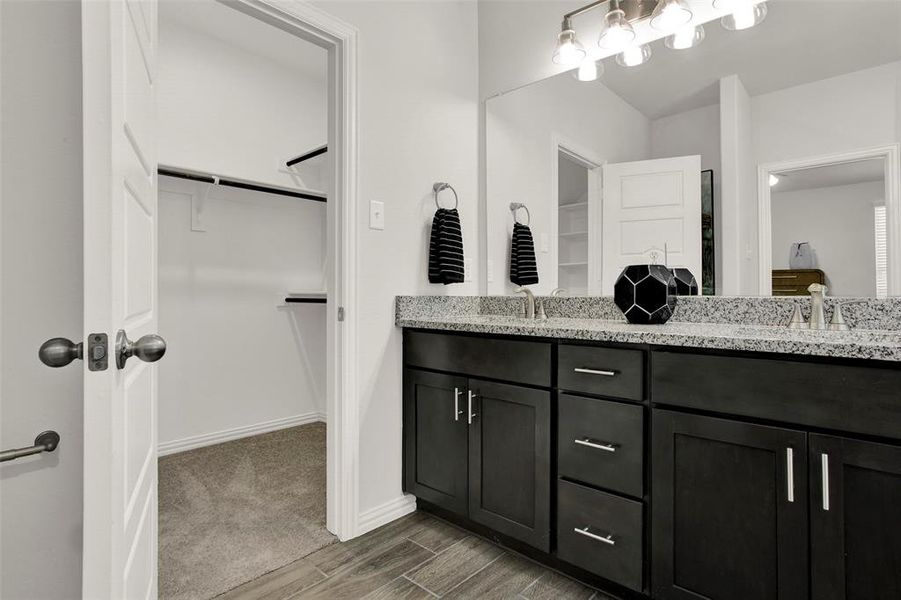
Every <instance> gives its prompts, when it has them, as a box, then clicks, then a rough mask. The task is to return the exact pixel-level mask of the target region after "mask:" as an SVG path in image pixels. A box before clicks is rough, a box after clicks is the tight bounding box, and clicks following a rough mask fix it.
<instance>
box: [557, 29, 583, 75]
mask: <svg viewBox="0 0 901 600" xmlns="http://www.w3.org/2000/svg"><path fill="white" fill-rule="evenodd" d="M585 54H586V52H585V48H583V47H582V44H580V43H579V40H577V39H576V32H575V31H573V30H572V29H564V30H563V31H561V32H560V35H558V36H557V49H556V50H554V57H553V61H554V62H555V63H556V64H558V65H563V66H564V67H574V66H576V65H577V64H579V63H580V62H581V61H582V59H583V58H585Z"/></svg>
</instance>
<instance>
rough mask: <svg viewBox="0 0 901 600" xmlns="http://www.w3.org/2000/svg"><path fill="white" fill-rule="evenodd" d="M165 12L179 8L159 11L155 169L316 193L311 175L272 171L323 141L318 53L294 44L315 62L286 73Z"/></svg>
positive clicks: (270, 31) (322, 64)
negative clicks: (158, 166)
mask: <svg viewBox="0 0 901 600" xmlns="http://www.w3.org/2000/svg"><path fill="white" fill-rule="evenodd" d="M210 4H213V3H212V2H210ZM213 9H217V10H218V11H226V13H225V14H224V15H219V14H218V12H211V13H210V15H211V18H219V19H240V20H242V21H243V23H244V25H245V26H246V27H249V26H254V27H253V31H257V30H260V29H261V28H262V34H263V35H270V36H289V34H287V33H285V32H282V31H280V30H277V29H275V28H272V27H268V26H266V25H263V24H259V25H257V24H256V23H255V22H253V19H252V18H251V17H248V16H246V15H243V14H240V13H237V12H235V11H233V10H232V9H231V8H228V7H224V6H218V7H213ZM213 9H210V10H213ZM172 10H180V9H179V8H178V7H176V6H171V5H170V6H163V7H162V8H161V11H160V17H161V18H160V25H159V37H160V41H159V78H158V81H159V87H158V92H157V98H158V106H159V109H158V119H159V122H160V125H161V127H160V137H159V161H160V164H163V165H170V166H176V167H182V168H187V169H194V170H199V171H203V172H209V173H214V174H216V175H225V176H230V177H238V178H243V179H249V180H252V181H260V182H263V183H270V184H278V185H286V186H292V185H293V186H298V187H306V188H312V189H319V187H320V185H321V183H320V182H319V181H317V179H316V178H315V177H313V178H308V179H307V181H302V180H295V179H294V178H293V177H292V176H291V175H288V174H284V173H280V172H279V169H280V168H281V169H284V168H286V167H285V161H286V160H288V159H290V158H293V157H295V156H297V155H299V154H302V153H304V152H306V151H308V150H311V149H313V148H315V147H318V146H321V145H322V144H324V143H325V141H326V135H327V127H328V124H327V115H328V112H327V92H328V90H327V86H326V83H327V81H326V62H327V54H326V51H325V50H323V49H321V48H318V47H316V46H314V45H312V44H310V43H308V42H304V41H302V40H300V39H299V38H298V39H296V51H297V52H298V53H303V54H311V53H312V54H313V55H318V56H319V60H318V62H319V65H318V67H317V66H316V61H315V60H312V61H311V60H307V61H306V62H308V63H309V62H311V63H313V66H314V68H313V69H307V70H300V69H296V68H295V69H292V68H291V67H290V66H289V65H286V64H284V63H280V62H277V61H275V60H273V59H272V57H271V56H268V55H263V54H257V53H254V52H251V51H249V50H247V49H245V47H244V46H243V45H240V44H237V43H232V42H230V41H229V40H228V39H221V38H219V37H214V36H212V35H210V34H209V33H208V32H207V31H206V30H201V29H198V28H193V27H186V26H185V25H184V24H183V23H182V22H181V21H177V20H175V19H173V18H171V17H170V18H167V16H169V15H170V13H171V11H172ZM231 13H233V14H231ZM227 22H230V21H227Z"/></svg>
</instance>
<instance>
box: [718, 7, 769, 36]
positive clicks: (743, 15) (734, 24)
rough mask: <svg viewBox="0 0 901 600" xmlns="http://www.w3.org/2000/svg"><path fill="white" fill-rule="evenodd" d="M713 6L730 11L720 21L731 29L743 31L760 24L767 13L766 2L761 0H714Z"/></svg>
mask: <svg viewBox="0 0 901 600" xmlns="http://www.w3.org/2000/svg"><path fill="white" fill-rule="evenodd" d="M713 8H718V9H726V10H729V11H730V13H729V14H728V15H726V16H725V17H723V18H722V20H721V21H720V22H721V23H722V24H723V27H724V28H726V29H728V30H729V31H741V30H742V29H750V28H751V27H754V26H755V25H760V24H761V23H762V22H763V20H764V19H765V18H766V14H767V6H766V2H760V1H759V0H713Z"/></svg>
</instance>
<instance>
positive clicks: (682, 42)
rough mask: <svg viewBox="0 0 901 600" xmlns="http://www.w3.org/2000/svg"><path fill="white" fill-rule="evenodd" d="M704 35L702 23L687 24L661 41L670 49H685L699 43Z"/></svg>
mask: <svg viewBox="0 0 901 600" xmlns="http://www.w3.org/2000/svg"><path fill="white" fill-rule="evenodd" d="M705 35H706V34H705V32H704V26H703V25H695V26H691V25H689V26H688V27H683V28H682V29H680V30H678V31H677V32H676V33H674V34H673V35H671V36H669V37H667V38H666V39H665V40H663V43H664V45H665V46H666V47H667V48H670V49H671V50H686V49H688V48H694V47H695V46H698V45H700V43H701V42H703V41H704V37H705Z"/></svg>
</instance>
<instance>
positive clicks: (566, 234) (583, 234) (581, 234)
mask: <svg viewBox="0 0 901 600" xmlns="http://www.w3.org/2000/svg"><path fill="white" fill-rule="evenodd" d="M559 235H560V237H562V238H578V237H588V232H587V231H563V232H561V233H560V234H559Z"/></svg>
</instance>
